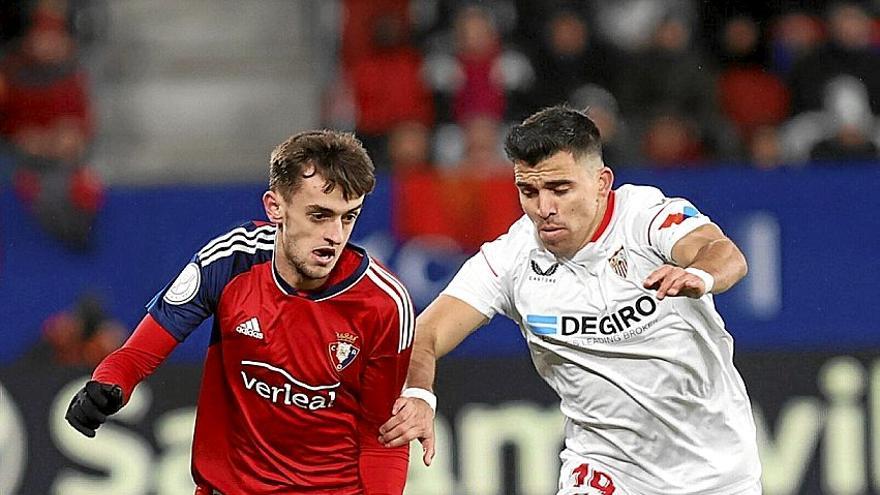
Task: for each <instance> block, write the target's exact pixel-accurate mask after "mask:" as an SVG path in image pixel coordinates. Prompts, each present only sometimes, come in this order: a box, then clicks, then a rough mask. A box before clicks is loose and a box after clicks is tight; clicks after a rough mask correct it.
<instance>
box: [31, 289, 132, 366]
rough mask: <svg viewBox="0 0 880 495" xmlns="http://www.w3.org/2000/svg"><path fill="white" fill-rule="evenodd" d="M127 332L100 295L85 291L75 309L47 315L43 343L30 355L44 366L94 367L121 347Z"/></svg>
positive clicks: (41, 340)
mask: <svg viewBox="0 0 880 495" xmlns="http://www.w3.org/2000/svg"><path fill="white" fill-rule="evenodd" d="M125 333H126V331H125V327H124V326H123V325H122V323H120V322H119V321H117V320H115V319H113V318H110V317H109V316H108V315H107V313H106V311H105V310H104V304H103V302H102V301H101V298H100V297H99V296H98V295H96V294H93V293H86V294H83V295H82V296H81V297H80V298H79V299H78V300H77V301H76V304H75V305H74V307H73V308H71V309H65V310H62V311H59V312H57V313H54V314H52V315H50V316H49V317H48V318H46V320H45V321H44V322H43V326H42V332H41V339H40V342H39V343H38V344H37V346H36V347H35V348H34V349H33V350H32V351H31V352H30V353H29V356H28V357H29V359H30V360H32V361H33V362H35V363H40V364H42V365H45V364H48V363H53V364H57V365H61V366H89V367H94V366H95V365H97V364H98V363H99V362H101V360H102V359H104V358H105V357H106V356H107V355H108V354H110V353H111V352H113V351H114V350H115V349H116V348H118V347H119V344H121V343H122V341H123V339H124V337H125Z"/></svg>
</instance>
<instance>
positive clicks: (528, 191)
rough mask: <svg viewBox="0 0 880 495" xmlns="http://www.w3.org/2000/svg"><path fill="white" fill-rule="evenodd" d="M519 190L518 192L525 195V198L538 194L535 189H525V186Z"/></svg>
mask: <svg viewBox="0 0 880 495" xmlns="http://www.w3.org/2000/svg"><path fill="white" fill-rule="evenodd" d="M519 192H520V194H522V195H523V196H525V197H527V198H534V197H535V196H536V195H537V194H538V191H535V190H534V189H525V188H524V189H520V190H519Z"/></svg>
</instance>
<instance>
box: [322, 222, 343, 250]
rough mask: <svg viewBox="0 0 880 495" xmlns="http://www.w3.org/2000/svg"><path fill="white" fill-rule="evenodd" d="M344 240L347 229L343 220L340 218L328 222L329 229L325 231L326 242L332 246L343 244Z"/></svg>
mask: <svg viewBox="0 0 880 495" xmlns="http://www.w3.org/2000/svg"><path fill="white" fill-rule="evenodd" d="M344 239H345V229H344V227H343V225H342V219H341V218H340V219H337V220H335V221H333V222H328V223H327V228H326V230H324V240H325V241H327V242H329V243H330V244H342V241H343V240H344Z"/></svg>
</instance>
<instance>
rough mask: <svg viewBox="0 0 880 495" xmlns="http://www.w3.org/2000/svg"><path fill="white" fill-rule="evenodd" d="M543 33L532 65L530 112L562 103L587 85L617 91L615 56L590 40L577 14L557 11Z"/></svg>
mask: <svg viewBox="0 0 880 495" xmlns="http://www.w3.org/2000/svg"><path fill="white" fill-rule="evenodd" d="M544 29H545V32H544V36H543V38H542V40H543V43H541V44H540V45H539V46H540V49H539V50H537V51H536V53H535V55H534V57H533V61H532V65H533V66H534V68H535V74H536V76H535V85H534V87H533V90H532V91H531V95H532V98H533V100H534V103H533V105H532V108H533V109H534V108H543V107H548V106H552V105H557V104H559V103H561V102H564V101H566V99H567V98H569V97H570V96H571V95H572V93H573V92H574V91H575V90H576V89H577V88H580V87H582V86H584V85H586V84H588V83H591V84H596V85H598V86H602V87H605V88H612V89H613V88H615V87H616V86H615V83H616V81H613V76H614V75H615V74H617V73H618V72H619V71H617V70H615V69H614V68H613V65H612V61H613V60H615V58H614V54H612V53H611V52H610V48H608V47H605V46H602V45H601V44H600V43H599V42H598V41H597V40H596V39H595V38H594V37H593V33H592V32H591V31H590V27H589V26H588V25H587V21H586V20H585V19H584V18H583V17H582V16H581V15H580V14H579V13H578V12H576V11H573V10H561V11H558V12H557V13H555V14H552V15H551V16H550V18H549V20H548V21H547V23H546V26H545V28H544ZM617 59H619V57H618V58H617Z"/></svg>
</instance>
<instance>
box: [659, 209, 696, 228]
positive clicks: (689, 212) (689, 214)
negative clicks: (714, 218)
mask: <svg viewBox="0 0 880 495" xmlns="http://www.w3.org/2000/svg"><path fill="white" fill-rule="evenodd" d="M697 216H700V212H699V211H697V209H696V208H694V207H693V206H685V207H684V208H683V209H682V211H681V213H671V214H670V215H669V216H667V217H666V220H663V223H662V224H660V228H659V229H658V230H663V229H665V228H667V227H672V226H673V225H678V224H680V223H681V222H684V221H685V220H687V219H688V218H693V217H697Z"/></svg>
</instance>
